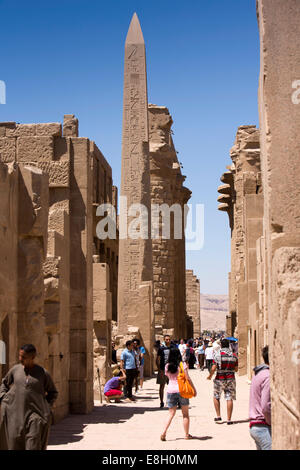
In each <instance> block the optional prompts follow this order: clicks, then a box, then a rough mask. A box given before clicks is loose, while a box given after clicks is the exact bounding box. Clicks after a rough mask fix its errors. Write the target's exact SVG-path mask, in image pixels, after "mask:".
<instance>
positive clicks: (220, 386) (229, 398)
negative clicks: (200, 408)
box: [207, 339, 238, 424]
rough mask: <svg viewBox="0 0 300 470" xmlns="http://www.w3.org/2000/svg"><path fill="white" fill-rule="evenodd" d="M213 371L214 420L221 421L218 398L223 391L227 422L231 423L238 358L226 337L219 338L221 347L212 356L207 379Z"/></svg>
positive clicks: (209, 378)
mask: <svg viewBox="0 0 300 470" xmlns="http://www.w3.org/2000/svg"><path fill="white" fill-rule="evenodd" d="M215 371H217V375H216V378H215V379H214V406H215V410H216V414H217V417H216V418H215V421H222V418H221V416H220V415H221V412H220V398H221V394H222V391H223V392H224V396H225V400H226V402H227V424H232V421H231V416H232V410H233V400H235V399H236V382H235V372H237V371H238V358H237V355H236V354H234V353H233V352H232V350H231V349H230V348H229V341H228V339H222V340H221V349H220V351H219V352H218V353H216V354H215V356H214V359H213V365H212V367H211V369H210V373H209V376H208V377H207V380H211V378H212V376H213V375H214V373H215Z"/></svg>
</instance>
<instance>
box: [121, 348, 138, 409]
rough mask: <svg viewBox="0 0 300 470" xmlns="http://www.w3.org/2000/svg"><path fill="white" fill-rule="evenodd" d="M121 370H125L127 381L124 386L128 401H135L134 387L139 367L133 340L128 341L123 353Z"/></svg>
mask: <svg viewBox="0 0 300 470" xmlns="http://www.w3.org/2000/svg"><path fill="white" fill-rule="evenodd" d="M121 370H123V371H125V374H126V382H125V387H124V396H125V398H126V401H135V398H134V397H133V396H132V387H133V382H134V379H135V378H136V376H137V367H136V361H135V352H134V351H133V343H132V341H130V340H129V341H126V349H124V351H123V352H122V354H121Z"/></svg>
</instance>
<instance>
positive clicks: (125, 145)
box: [118, 14, 154, 374]
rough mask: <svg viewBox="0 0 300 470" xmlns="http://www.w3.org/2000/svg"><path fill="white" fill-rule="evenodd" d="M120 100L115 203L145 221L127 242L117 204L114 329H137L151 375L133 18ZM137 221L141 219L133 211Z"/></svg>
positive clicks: (144, 148)
mask: <svg viewBox="0 0 300 470" xmlns="http://www.w3.org/2000/svg"><path fill="white" fill-rule="evenodd" d="M123 99H124V109H123V137H122V175H121V193H120V194H121V198H124V197H126V198H127V200H126V204H127V208H128V209H130V207H131V205H132V204H143V205H144V207H145V209H146V210H147V211H148V215H147V214H146V216H145V217H144V219H143V220H144V222H145V225H144V228H141V226H140V227H139V230H138V229H137V231H139V233H137V235H136V237H135V238H133V236H132V235H130V234H129V233H128V229H129V228H130V224H131V223H132V221H133V217H132V216H130V217H128V220H126V219H127V217H126V215H127V214H126V209H124V205H123V204H122V201H120V244H119V274H118V323H119V324H118V327H119V333H121V334H126V333H127V332H128V327H129V326H130V325H131V326H136V327H138V328H139V330H140V334H141V338H142V343H143V344H144V346H145V348H146V352H147V354H146V356H145V373H146V374H151V373H152V360H153V359H152V348H153V344H154V318H153V292H152V280H153V270H152V244H151V238H150V236H151V199H150V170H149V138H148V99H147V78H146V55H145V43H144V38H143V34H142V31H141V27H140V24H139V21H138V18H137V15H136V14H134V15H133V18H132V20H131V23H130V27H129V30H128V34H127V38H126V43H125V72H124V98H123ZM123 201H124V199H123ZM138 216H141V217H142V214H140V212H139V210H138V211H137V217H138ZM141 217H140V218H141ZM147 225H148V226H147ZM131 228H132V224H131Z"/></svg>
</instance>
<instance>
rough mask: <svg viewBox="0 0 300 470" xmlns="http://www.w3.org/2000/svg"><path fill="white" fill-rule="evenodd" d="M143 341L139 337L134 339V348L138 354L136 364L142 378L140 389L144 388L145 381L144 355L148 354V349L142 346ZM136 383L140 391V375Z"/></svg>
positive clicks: (136, 388) (136, 389)
mask: <svg viewBox="0 0 300 470" xmlns="http://www.w3.org/2000/svg"><path fill="white" fill-rule="evenodd" d="M140 344H141V342H140V340H139V339H134V340H133V345H134V350H135V354H136V364H137V368H138V374H139V379H140V389H141V390H142V388H143V383H144V362H145V359H144V355H145V354H146V350H145V348H144V346H140ZM135 380H136V384H135V391H136V392H137V391H138V376H137V377H136V379H135Z"/></svg>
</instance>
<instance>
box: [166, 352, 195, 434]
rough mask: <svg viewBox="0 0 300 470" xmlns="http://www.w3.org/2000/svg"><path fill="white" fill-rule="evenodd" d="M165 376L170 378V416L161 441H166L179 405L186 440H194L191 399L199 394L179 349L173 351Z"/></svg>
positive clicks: (168, 392) (168, 389)
mask: <svg viewBox="0 0 300 470" xmlns="http://www.w3.org/2000/svg"><path fill="white" fill-rule="evenodd" d="M165 374H166V376H167V377H168V378H169V384H168V388H167V405H168V408H169V415H168V418H167V421H166V424H165V427H164V430H163V433H162V434H161V436H160V439H161V440H162V441H165V440H166V434H167V430H168V428H169V426H170V424H171V422H172V419H173V418H174V416H175V414H176V409H177V406H178V405H180V407H181V411H182V417H183V428H184V432H185V439H193V436H191V435H190V434H189V427H190V417H189V398H192V397H196V396H197V392H196V389H195V386H194V384H193V382H192V380H191V378H190V376H189V373H188V366H187V364H186V363H184V362H182V360H181V354H180V351H179V349H175V348H174V349H171V351H170V355H169V361H168V364H167V365H166V367H165Z"/></svg>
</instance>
